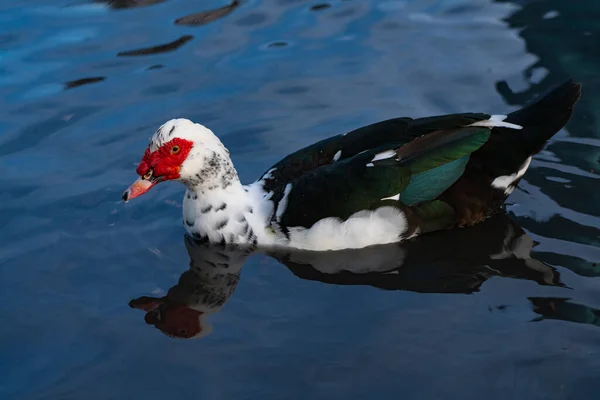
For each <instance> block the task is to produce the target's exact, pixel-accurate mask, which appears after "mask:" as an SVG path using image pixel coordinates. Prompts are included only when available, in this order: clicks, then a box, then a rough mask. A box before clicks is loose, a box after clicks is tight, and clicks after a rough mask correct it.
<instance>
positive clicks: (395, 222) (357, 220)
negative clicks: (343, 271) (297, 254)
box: [288, 206, 408, 251]
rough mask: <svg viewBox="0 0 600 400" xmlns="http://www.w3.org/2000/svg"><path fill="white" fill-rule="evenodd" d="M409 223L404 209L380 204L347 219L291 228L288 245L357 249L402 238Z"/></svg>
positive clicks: (307, 247) (332, 218) (308, 247)
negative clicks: (308, 226)
mask: <svg viewBox="0 0 600 400" xmlns="http://www.w3.org/2000/svg"><path fill="white" fill-rule="evenodd" d="M407 228H408V224H407V221H406V217H405V216H404V213H403V212H402V211H400V210H398V209H397V208H395V207H389V206H386V207H380V208H378V209H376V210H374V211H369V210H363V211H359V212H357V213H355V214H352V215H351V216H350V217H349V218H348V219H347V220H346V221H342V220H341V219H339V218H335V217H329V218H324V219H322V220H320V221H317V222H316V223H315V224H314V225H313V226H312V227H310V228H308V229H307V228H304V227H292V228H290V229H289V233H290V241H289V243H288V246H290V247H295V248H298V249H304V250H316V251H325V250H341V249H358V248H362V247H367V246H373V245H376V244H385V243H394V242H399V241H401V240H402V234H403V233H405V232H406V230H407Z"/></svg>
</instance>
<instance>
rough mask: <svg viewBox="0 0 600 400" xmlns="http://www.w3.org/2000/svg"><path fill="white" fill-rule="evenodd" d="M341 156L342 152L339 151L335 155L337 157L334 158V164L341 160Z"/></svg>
mask: <svg viewBox="0 0 600 400" xmlns="http://www.w3.org/2000/svg"><path fill="white" fill-rule="evenodd" d="M341 156H342V151H341V150H338V152H337V153H335V155H334V156H333V162H336V161H337V160H339V159H340V157H341Z"/></svg>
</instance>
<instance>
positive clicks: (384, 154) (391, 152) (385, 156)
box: [371, 150, 396, 162]
mask: <svg viewBox="0 0 600 400" xmlns="http://www.w3.org/2000/svg"><path fill="white" fill-rule="evenodd" d="M395 155H396V152H395V151H394V150H386V151H382V152H381V153H377V154H375V157H373V159H372V160H371V162H375V161H379V160H385V159H388V158H392V157H394V156H395Z"/></svg>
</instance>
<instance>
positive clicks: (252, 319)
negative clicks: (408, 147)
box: [0, 0, 600, 400]
mask: <svg viewBox="0 0 600 400" xmlns="http://www.w3.org/2000/svg"><path fill="white" fill-rule="evenodd" d="M599 13H600V3H598V2H596V1H592V0H585V1H584V0H580V1H577V2H564V1H560V0H544V1H534V0H531V1H529V0H514V1H506V0H497V1H492V0H469V1H467V0H412V1H411V0H406V1H374V0H360V1H359V0H345V1H341V0H340V1H332V2H322V1H293V0H262V1H261V0H251V1H239V2H238V1H234V2H233V3H231V2H227V1H203V2H201V1H176V0H163V1H161V0H153V1H151V0H145V1H144V0H135V1H134V0H129V1H91V2H88V1H85V0H63V1H49V0H28V1H6V2H3V3H2V4H1V5H0V23H1V25H2V27H3V29H2V32H0V99H2V100H1V101H2V103H1V105H2V106H1V107H0V169H1V170H2V172H3V173H2V174H1V175H0V187H1V188H2V190H1V191H0V221H2V227H3V229H2V230H1V231H0V243H1V244H0V301H1V302H2V304H3V305H4V307H3V313H2V314H3V315H2V319H3V324H2V327H1V328H0V397H1V398H3V399H82V398H84V399H109V398H110V399H121V398H123V399H130V398H146V399H159V398H173V397H190V396H191V397H198V398H204V399H217V398H227V399H255V398H256V399H258V398H260V399H262V398H274V399H278V398H282V399H283V398H285V399H296V398H297V399H306V398H319V399H320V398H323V399H326V398H327V399H329V398H345V399H355V398H356V399H359V398H365V397H368V398H371V397H372V398H397V397H398V396H402V397H404V398H415V399H481V398H487V399H508V398H510V399H527V400H529V399H542V398H543V399H578V400H580V399H595V398H596V397H597V393H598V389H600V383H599V381H598V379H597V378H598V376H599V373H598V371H599V370H600V350H599V348H600V347H599V345H600V327H599V325H600V322H599V321H600V311H599V310H600V291H599V289H600V282H599V280H598V276H599V275H600V265H599V264H598V262H599V261H600V207H599V206H598V204H600V189H599V188H600V186H599V185H600V182H599V179H600V175H599V174H598V171H599V169H600V165H599V162H600V138H599V135H598V132H599V128H598V124H599V123H600V114H599V110H600V97H598V93H600V81H599V80H598V78H597V71H598V69H599V68H600V54H599V53H598V49H599V48H600V47H598V40H599V39H598V38H599V37H600V25H599V24H598V19H597V16H598V14H599ZM567 77H573V78H574V79H576V80H578V81H581V82H582V83H583V87H584V97H583V98H582V100H581V102H580V103H579V105H578V106H577V109H576V111H575V113H574V115H573V118H572V120H571V122H570V123H569V124H568V125H567V127H566V128H565V129H563V130H562V131H561V132H560V133H559V134H557V135H556V136H555V138H554V139H553V140H552V142H551V143H550V144H549V145H548V146H547V147H546V149H545V150H544V151H543V152H542V153H540V154H538V155H537V156H536V157H535V158H534V161H533V162H532V165H531V168H530V169H529V171H528V172H527V174H526V175H525V178H524V180H523V181H522V183H521V184H520V189H519V190H517V191H515V192H514V193H513V195H512V196H511V197H510V198H509V201H508V203H509V204H508V206H507V211H508V216H507V217H506V218H508V219H504V216H501V220H494V221H492V223H493V224H492V225H488V226H486V227H483V228H480V230H479V231H475V233H473V232H471V233H461V234H450V235H446V236H441V237H440V236H436V237H435V238H432V239H431V240H432V241H433V242H432V243H433V244H432V243H429V244H428V242H424V243H423V244H422V245H421V247H419V246H417V247H414V248H410V249H408V250H406V249H404V250H406V251H404V250H403V255H402V257H404V258H402V259H403V260H408V261H410V262H411V263H412V264H409V266H410V268H408V267H407V268H404V269H400V270H398V269H394V268H395V267H396V265H394V260H398V259H399V256H398V255H397V254H396V253H394V252H395V251H398V250H397V249H395V248H391V249H390V248H386V249H383V250H381V251H380V252H378V253H376V254H364V253H361V255H360V257H359V256H356V255H355V254H351V255H349V256H348V255H347V259H344V258H343V257H342V256H337V257H335V258H333V259H323V258H322V257H317V258H316V259H315V258H310V257H309V258H308V259H307V258H306V257H304V258H303V257H298V256H297V255H296V256H295V257H291V256H290V255H286V254H278V255H273V254H271V255H269V254H253V255H250V256H249V257H248V258H244V259H243V262H242V263H241V265H239V263H238V267H236V268H237V269H236V268H232V269H231V271H230V272H228V273H227V275H228V278H227V279H226V280H225V281H223V280H220V281H219V284H218V285H217V286H216V289H215V286H214V285H213V286H212V287H211V288H212V289H211V290H217V292H215V293H217V294H218V295H216V294H215V295H214V296H213V297H210V296H208V294H210V293H213V292H211V291H208V292H206V291H205V292H203V295H202V296H197V298H196V299H195V300H194V299H191V297H190V296H192V297H193V293H191V292H190V291H189V290H188V291H187V292H186V291H185V290H183V295H182V296H183V298H184V299H183V300H182V298H179V302H180V303H177V304H179V306H177V307H179V310H180V311H181V310H182V309H184V308H185V307H182V306H181V304H187V305H188V306H189V305H191V304H192V303H194V302H195V303H194V304H196V305H198V304H204V305H203V307H205V308H204V311H205V312H206V314H210V315H209V317H208V318H207V321H209V322H210V325H211V326H212V331H211V332H210V334H208V335H201V336H203V337H202V338H196V339H188V340H184V339H177V338H171V337H169V336H167V335H165V334H163V333H162V332H161V330H160V329H156V327H155V325H156V324H153V322H156V321H155V320H153V318H154V319H156V318H157V317H163V315H160V313H159V311H161V310H164V309H166V308H168V306H162V307H163V308H159V309H158V311H157V312H155V313H154V314H152V311H150V316H149V317H146V312H145V311H140V310H138V309H136V308H134V307H131V306H130V302H132V300H133V302H132V303H131V305H132V306H140V307H142V305H143V304H146V305H147V307H148V308H149V309H150V308H151V307H152V306H150V305H148V304H151V300H149V298H155V299H162V298H165V297H166V298H167V300H169V296H168V295H167V293H173V291H172V290H171V292H169V290H170V289H172V288H174V287H175V288H177V287H178V286H177V285H178V282H179V279H180V278H181V277H182V274H183V275H184V276H185V277H190V275H189V272H187V275H186V271H188V267H189V263H190V256H189V254H188V251H186V250H187V249H189V246H190V244H189V243H188V244H187V246H188V247H186V242H185V239H184V236H183V228H182V226H181V198H182V195H183V188H182V187H179V186H177V185H175V184H172V185H165V186H162V185H161V186H162V187H159V188H156V189H154V190H153V191H152V192H151V193H149V194H148V195H146V196H144V197H142V198H140V199H137V200H136V201H134V202H131V203H128V204H126V205H125V204H123V203H122V202H120V194H121V192H122V191H123V189H124V188H126V187H127V186H128V185H129V184H130V183H131V180H132V179H133V178H134V174H135V172H134V169H135V165H136V163H137V162H138V161H139V159H140V157H141V155H142V153H143V150H144V148H145V146H146V145H147V140H148V137H149V136H150V135H151V134H152V133H153V132H154V130H155V129H156V128H157V127H158V126H160V125H161V124H162V123H163V122H164V121H166V120H167V119H170V118H174V117H187V118H190V119H193V120H196V121H198V122H201V123H203V124H205V125H207V126H208V127H210V128H211V129H212V130H213V131H214V132H215V133H216V134H217V135H219V137H221V139H222V140H223V142H224V143H225V145H226V146H227V147H228V148H229V149H230V150H231V153H232V156H233V160H234V162H235V164H236V166H237V168H238V171H239V174H240V177H241V178H242V180H244V181H246V182H248V181H251V180H253V179H255V178H256V177H258V176H259V175H260V174H261V173H262V172H263V171H264V170H265V169H266V168H268V167H269V166H270V165H271V164H273V163H275V162H276V161H278V160H279V159H280V158H282V157H283V156H285V155H286V154H288V153H290V152H292V151H294V150H296V149H298V148H299V147H301V146H305V145H308V144H311V143H313V142H314V141H316V140H320V139H322V138H325V137H328V136H330V135H333V134H338V133H342V132H345V131H348V130H351V129H353V128H356V127H358V126H360V125H363V124H367V123H371V122H375V121H377V120H380V119H384V118H390V117H394V116H411V117H422V116H428V115H434V114H443V113H451V112H466V111H476V112H477V111H479V112H493V113H507V112H510V111H511V110H514V109H516V108H518V107H520V106H521V105H523V104H525V103H526V102H528V101H530V100H532V99H534V98H535V97H536V96H537V95H539V94H541V93H543V92H544V91H545V90H547V89H548V88H550V87H552V86H554V85H556V84H558V83H560V82H562V81H563V80H564V79H566V78H567ZM431 249H435V252H434V251H432V250H431ZM454 249H456V252H454V251H453V250H454ZM515 252H516V253H515ZM192 254H193V253H192ZM200 254H203V256H202V257H204V256H208V255H210V253H209V252H208V251H206V252H203V251H201V252H200ZM207 254H208V255H207ZM500 255H501V256H502V257H504V258H502V257H501V256H500ZM424 256H436V257H433V258H427V257H425V258H424V259H423V257H424ZM361 257H362V258H363V259H365V260H374V261H373V262H372V263H371V262H368V263H364V264H360V263H359V264H358V265H356V264H355V263H354V264H352V263H349V261H348V260H350V261H352V260H356V259H360V258H361ZM370 257H371V258H370ZM373 257H374V258H373ZM406 257H408V258H406ZM191 261H192V262H194V257H193V256H192V260H191ZM544 263H546V264H544ZM242 266H243V268H241V267H242ZM192 267H193V266H192ZM375 267H379V268H375ZM353 268H354V269H353ZM344 269H350V271H344ZM190 271H193V268H192V269H191V270H190ZM191 278H193V279H195V278H194V276H191ZM193 279H192V282H195V281H194V280H193ZM182 282H183V286H182V287H183V288H184V289H185V287H186V286H185V282H187V281H185V279H184V280H183V281H182ZM196 283H197V282H196ZM219 285H220V286H219ZM180 294H181V293H180ZM144 296H145V298H143V297H144ZM186 296H187V297H186ZM140 298H142V300H139V299H140ZM567 299H568V300H567ZM136 301H137V302H136ZM144 301H146V303H144ZM169 301H171V300H169ZM186 302H187V303H186ZM203 302H204V303H203ZM175 303H176V302H175ZM177 304H176V305H177ZM177 307H175V309H176V310H177V309H178V308H177ZM171 309H173V308H171ZM155 310H156V309H155ZM181 313H182V314H185V311H181ZM175 315H176V317H177V316H178V315H180V314H178V313H177V312H176V313H175ZM145 317H146V318H147V319H148V322H150V324H148V323H147V322H146V321H145V320H144V318H145ZM183 318H184V319H185V318H186V317H185V315H184V317H183ZM169 321H175V322H174V324H175V325H177V324H180V323H181V321H180V320H179V319H177V318H175V319H174V320H169ZM159 325H160V324H159ZM207 326H208V325H207ZM186 333H188V332H187V331H186Z"/></svg>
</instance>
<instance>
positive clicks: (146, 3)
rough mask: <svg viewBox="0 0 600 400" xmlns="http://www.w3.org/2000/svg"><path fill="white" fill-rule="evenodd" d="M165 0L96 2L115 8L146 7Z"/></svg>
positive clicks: (107, 0) (106, 0)
mask: <svg viewBox="0 0 600 400" xmlns="http://www.w3.org/2000/svg"><path fill="white" fill-rule="evenodd" d="M164 1H165V0H96V3H106V4H107V5H108V6H109V7H110V8H114V9H116V10H119V9H125V8H136V7H146V6H151V5H154V4H159V3H163V2H164Z"/></svg>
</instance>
